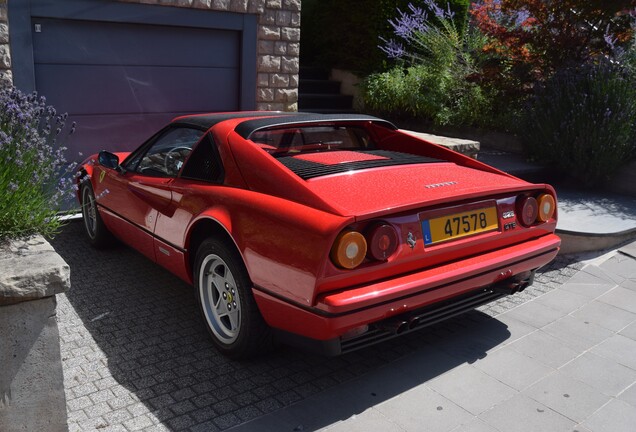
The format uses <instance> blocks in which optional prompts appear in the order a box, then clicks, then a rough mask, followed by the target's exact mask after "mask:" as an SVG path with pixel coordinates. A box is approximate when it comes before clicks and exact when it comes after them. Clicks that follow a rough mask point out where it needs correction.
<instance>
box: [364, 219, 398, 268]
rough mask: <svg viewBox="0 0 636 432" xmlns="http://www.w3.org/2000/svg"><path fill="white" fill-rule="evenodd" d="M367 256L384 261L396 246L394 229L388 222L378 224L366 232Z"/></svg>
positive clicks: (396, 240) (396, 237)
mask: <svg viewBox="0 0 636 432" xmlns="http://www.w3.org/2000/svg"><path fill="white" fill-rule="evenodd" d="M366 237H367V243H368V246H369V247H368V251H367V256H368V257H369V258H371V259H374V260H377V261H386V260H387V259H389V257H390V256H391V255H393V253H394V252H395V250H396V249H397V246H398V236H397V233H396V232H395V229H394V228H393V227H392V226H391V225H388V224H378V225H376V226H374V227H373V228H371V230H370V231H369V232H368V233H367V236H366Z"/></svg>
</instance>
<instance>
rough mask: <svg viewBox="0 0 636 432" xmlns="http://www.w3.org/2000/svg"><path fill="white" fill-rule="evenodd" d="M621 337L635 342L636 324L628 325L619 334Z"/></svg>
mask: <svg viewBox="0 0 636 432" xmlns="http://www.w3.org/2000/svg"><path fill="white" fill-rule="evenodd" d="M619 333H620V334H621V335H623V336H626V337H628V338H630V339H633V340H636V322H635V323H632V324H630V325H628V326H627V327H625V328H624V329H622V330H621V331H620V332H619Z"/></svg>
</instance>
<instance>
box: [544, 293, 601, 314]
mask: <svg viewBox="0 0 636 432" xmlns="http://www.w3.org/2000/svg"><path fill="white" fill-rule="evenodd" d="M534 301H535V302H537V303H540V304H544V305H546V306H548V307H550V308H552V309H554V310H558V311H561V312H562V313H566V314H568V313H570V312H573V311H575V310H577V309H578V308H580V307H581V306H583V305H585V304H586V303H587V302H589V301H590V299H589V298H588V297H586V296H584V295H581V294H577V293H574V292H571V291H566V290H561V289H555V290H552V291H550V292H549V293H547V294H544V295H542V296H541V297H537V298H536V299H535V300H534Z"/></svg>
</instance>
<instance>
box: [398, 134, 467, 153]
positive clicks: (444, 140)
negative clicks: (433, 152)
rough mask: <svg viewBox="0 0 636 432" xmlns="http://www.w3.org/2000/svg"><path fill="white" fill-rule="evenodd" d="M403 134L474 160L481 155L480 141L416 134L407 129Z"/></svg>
mask: <svg viewBox="0 0 636 432" xmlns="http://www.w3.org/2000/svg"><path fill="white" fill-rule="evenodd" d="M401 132H405V133H407V134H410V135H413V136H415V137H417V138H420V139H423V140H425V141H428V142H431V143H433V144H437V145H441V146H443V147H446V148H448V149H451V150H454V151H456V152H458V153H461V154H463V155H466V156H469V157H471V158H473V159H477V153H479V148H480V143H479V141H473V140H467V139H460V138H451V137H446V136H440V135H432V134H428V133H424V132H414V131H410V130H405V129H402V130H401Z"/></svg>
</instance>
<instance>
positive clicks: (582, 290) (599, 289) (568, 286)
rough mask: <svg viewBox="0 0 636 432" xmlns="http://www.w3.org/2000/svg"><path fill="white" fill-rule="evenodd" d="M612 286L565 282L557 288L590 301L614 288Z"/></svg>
mask: <svg viewBox="0 0 636 432" xmlns="http://www.w3.org/2000/svg"><path fill="white" fill-rule="evenodd" d="M614 286H615V285H614V284H605V283H599V284H594V283H574V282H567V283H565V284H563V285H561V286H560V287H559V288H560V289H562V290H564V291H570V292H573V293H576V294H580V295H582V296H586V297H588V298H589V299H590V300H592V299H595V298H597V297H599V296H601V295H603V294H605V293H606V292H608V291H609V290H611V289H612V288H614Z"/></svg>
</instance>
